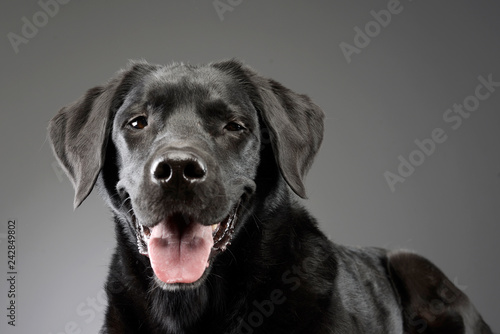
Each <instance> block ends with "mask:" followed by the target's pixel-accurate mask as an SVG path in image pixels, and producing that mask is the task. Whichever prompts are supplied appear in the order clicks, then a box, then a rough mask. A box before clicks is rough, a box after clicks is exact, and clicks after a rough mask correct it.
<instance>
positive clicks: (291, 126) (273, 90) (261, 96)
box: [213, 60, 324, 198]
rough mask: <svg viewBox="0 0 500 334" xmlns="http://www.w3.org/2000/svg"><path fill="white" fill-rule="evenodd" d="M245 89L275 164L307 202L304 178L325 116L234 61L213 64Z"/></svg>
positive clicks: (306, 100)
mask: <svg viewBox="0 0 500 334" xmlns="http://www.w3.org/2000/svg"><path fill="white" fill-rule="evenodd" d="M213 65H214V66H215V67H216V68H219V69H221V70H223V71H226V72H229V73H231V74H232V75H235V76H236V77H237V79H238V81H239V82H240V84H243V85H245V86H246V87H245V89H246V91H247V92H248V93H249V95H250V99H251V100H252V102H253V104H254V106H255V108H256V109H257V111H258V112H259V113H260V114H261V116H262V118H263V120H264V122H265V124H266V126H267V127H268V130H269V132H270V133H269V135H270V137H271V145H272V148H273V152H274V155H275V157H276V161H277V163H278V166H279V168H280V171H281V174H282V175H283V178H284V179H285V181H286V182H287V183H288V185H289V186H290V188H292V190H293V191H294V192H295V193H296V194H297V195H299V196H300V197H302V198H306V191H305V187H304V183H303V180H304V177H305V175H306V173H307V171H308V170H309V168H310V167H311V164H312V162H313V159H314V156H315V155H316V153H317V152H318V149H319V147H320V145H321V142H322V140H323V119H324V114H323V111H322V110H321V108H320V107H319V106H317V105H316V104H314V103H313V102H312V101H311V99H310V98H309V97H308V96H306V95H302V94H297V93H295V92H293V91H292V90H290V89H288V88H286V87H284V86H283V85H281V84H280V83H279V82H277V81H275V80H272V79H268V78H265V77H262V76H260V75H259V74H257V73H256V72H255V71H254V70H252V69H250V68H249V67H247V66H244V65H242V64H241V63H240V62H238V61H235V60H229V61H225V62H220V63H216V64H213Z"/></svg>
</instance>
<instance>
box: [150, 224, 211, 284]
mask: <svg viewBox="0 0 500 334" xmlns="http://www.w3.org/2000/svg"><path fill="white" fill-rule="evenodd" d="M213 245H214V240H213V238H212V227H211V226H203V225H201V224H197V223H195V222H191V223H190V224H189V225H188V226H186V227H185V228H184V230H182V231H181V230H180V229H179V226H178V224H177V223H176V222H175V220H174V219H173V218H170V217H169V218H168V219H166V220H163V221H161V222H160V223H159V224H158V225H156V226H155V227H153V229H152V230H151V237H150V239H149V242H148V251H149V258H150V260H151V265H152V266H153V270H154V272H155V274H156V276H157V277H158V278H159V279H160V280H162V281H163V282H165V283H169V284H172V283H193V282H196V281H197V280H198V279H200V277H201V276H202V275H203V273H204V272H205V269H206V268H207V265H208V257H209V256H210V251H211V249H212V246H213Z"/></svg>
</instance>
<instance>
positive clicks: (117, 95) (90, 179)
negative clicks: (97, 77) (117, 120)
mask: <svg viewBox="0 0 500 334" xmlns="http://www.w3.org/2000/svg"><path fill="white" fill-rule="evenodd" d="M151 67H152V65H149V64H147V63H146V62H137V63H132V64H131V66H129V68H128V69H127V70H123V71H120V72H118V73H117V74H116V75H115V77H114V78H112V79H111V80H110V81H109V82H108V83H107V84H105V85H102V86H97V87H94V88H91V89H89V90H88V91H87V93H86V94H85V95H83V96H82V97H80V98H79V99H78V100H76V101H75V102H73V103H72V104H70V105H67V106H65V107H63V108H62V109H61V110H60V111H59V112H58V113H57V115H56V116H54V118H53V119H52V120H51V121H50V123H49V128H48V130H49V139H50V142H51V144H52V148H53V151H54V154H55V155H56V157H57V159H58V160H59V162H60V164H61V166H62V167H63V169H64V170H65V172H66V174H67V175H68V177H69V179H70V180H71V182H72V183H73V187H74V188H75V198H74V202H73V205H74V207H75V208H77V207H78V206H79V205H80V204H81V203H82V202H83V201H84V200H85V198H87V196H88V195H89V194H90V192H91V191H92V188H93V187H94V184H95V182H96V179H97V176H98V175H99V172H100V171H101V168H102V166H103V164H104V159H105V151H106V145H107V143H108V137H109V133H110V130H111V126H112V123H113V117H114V114H115V112H116V109H118V107H119V106H120V104H121V103H122V102H123V99H124V96H125V95H126V94H127V92H128V90H129V89H130V86H131V85H132V83H133V82H134V78H135V77H136V76H139V75H143V74H144V73H146V72H148V71H149V70H150V69H151Z"/></svg>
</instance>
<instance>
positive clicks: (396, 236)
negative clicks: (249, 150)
mask: <svg viewBox="0 0 500 334" xmlns="http://www.w3.org/2000/svg"><path fill="white" fill-rule="evenodd" d="M63 2H64V4H63ZM49 4H50V5H49ZM55 4H57V6H56V5H55ZM0 6H1V10H0V32H1V33H2V39H1V42H0V43H1V49H0V53H1V59H2V62H1V65H0V66H1V76H0V85H1V90H0V92H1V100H0V110H1V122H0V129H1V131H0V148H1V152H0V153H1V165H0V166H1V167H0V168H1V173H0V189H1V193H0V250H1V251H0V254H1V255H0V278H1V280H0V282H1V283H0V310H2V311H1V314H0V319H1V320H0V332H1V333H42V334H49V333H52V334H60V333H97V332H98V329H99V328H100V326H101V324H102V321H103V313H104V305H105V300H104V299H103V293H102V287H103V284H104V282H105V277H106V274H107V265H108V263H109V260H110V256H111V254H112V252H113V248H114V243H115V240H114V234H113V222H112V220H111V215H110V212H109V210H108V209H107V208H106V207H105V205H104V203H103V202H102V201H101V199H100V198H99V197H98V194H97V193H95V192H94V193H92V194H91V196H90V197H89V198H88V199H87V200H86V201H85V202H84V203H83V205H82V206H81V207H80V208H78V209H77V210H76V211H73V208H72V203H73V189H72V186H71V183H70V181H69V180H68V179H67V178H66V176H64V175H63V174H62V171H61V169H60V168H59V167H58V165H57V163H56V162H55V158H54V157H53V155H52V152H51V149H50V147H49V144H48V142H47V133H46V128H47V124H48V121H49V120H50V119H51V118H52V116H54V115H55V114H56V112H57V111H58V110H59V109H60V108H61V107H62V106H64V105H66V104H68V103H70V102H72V101H74V100H75V99H77V98H78V97H80V96H81V95H82V94H83V93H84V92H85V91H86V90H87V89H88V88H90V87H93V86H96V85H99V84H101V83H104V82H106V81H107V80H108V79H109V78H110V77H111V76H112V75H113V74H114V73H115V72H116V71H117V70H119V69H120V68H123V67H125V66H126V64H127V62H128V60H129V59H146V60H147V61H149V62H153V63H160V64H169V63H171V62H172V61H183V62H189V63H195V64H196V63H206V62H210V61H214V60H220V59H227V58H232V57H236V58H239V59H241V60H243V61H244V62H245V63H247V64H248V65H250V66H252V67H253V68H254V69H256V70H257V71H259V72H260V73H261V74H263V75H265V76H268V77H272V78H274V79H276V80H278V81H280V82H281V83H283V84H284V85H285V86H287V87H289V88H291V89H293V90H295V91H297V92H300V93H306V94H308V95H309V96H310V97H311V98H312V99H313V101H315V102H316V103H317V104H318V105H320V106H321V107H322V109H323V110H324V112H325V114H326V120H325V125H326V131H325V138H324V142H323V146H322V149H321V151H320V153H319V155H318V156H317V158H316V160H315V163H314V165H313V168H312V169H311V171H310V173H309V175H308V177H307V182H306V186H307V190H308V195H309V200H307V201H304V204H305V205H306V206H307V207H308V208H310V210H311V212H312V214H313V215H314V216H315V217H317V218H318V220H319V222H320V224H321V227H322V229H323V230H324V231H325V232H326V234H327V235H328V236H329V237H330V238H331V239H332V240H333V241H335V242H338V243H342V244H348V245H360V246H380V247H386V248H391V249H395V248H406V249H412V250H415V251H417V252H418V253H420V254H423V255H425V256H426V257H428V258H429V259H431V260H432V261H433V262H434V263H436V264H437V265H438V266H439V267H440V268H441V269H442V270H443V271H444V272H445V273H446V274H447V275H448V276H449V277H450V278H451V279H452V280H453V281H454V282H455V283H456V284H457V285H459V287H460V288H461V289H463V290H465V292H466V293H467V294H468V296H469V297H470V298H471V299H472V301H473V302H474V303H475V305H476V307H477V308H478V309H479V311H480V312H481V313H482V315H483V317H484V318H485V320H486V321H487V322H488V323H489V324H490V326H491V327H492V329H493V330H494V331H495V332H497V333H498V332H499V331H500V318H499V317H498V314H499V311H500V289H499V288H498V282H499V281H500V266H499V265H498V263H499V262H498V258H499V255H500V243H499V239H500V227H499V218H500V205H499V203H500V131H499V126H500V110H499V109H500V87H498V85H500V61H499V60H500V39H499V33H500V20H499V17H500V5H499V4H498V2H497V1H491V0H490V1H487V0H476V1H472V0H469V1H456V0H455V1H451V0H447V1H439V2H436V1H434V2H431V1H424V0H414V1H411V0H401V1H400V2H398V1H395V0H390V1H389V0H376V1H347V0H339V1H330V2H327V1H293V2H292V1H285V0H281V1H264V0H255V1H250V0H242V1H241V0H231V1H230V0H220V1H215V2H214V1H211V0H210V1H180V0H177V1H68V0H65V1H63V0H60V2H55V0H41V1H40V2H37V1H14V0H5V1H3V2H2V4H1V5H0ZM383 10H385V12H384V11H383ZM40 13H42V14H40ZM44 13H45V14H44ZM383 13H390V14H391V16H390V19H389V17H388V16H387V15H386V16H384V15H383ZM377 18H378V20H379V21H377ZM27 22H28V23H27ZM30 24H31V25H32V27H31V29H30V27H29V25H30ZM33 27H34V29H33ZM377 27H378V28H377ZM366 29H368V31H366ZM359 31H361V33H360V32H359ZM362 35H365V36H364V38H363V36H362ZM16 36H17V37H16ZM20 41H21V42H20ZM488 80H489V81H490V82H496V83H498V84H497V86H495V85H494V84H489V85H488V87H486V86H484V82H487V81H488ZM481 84H483V87H482V88H480V89H479V93H480V96H482V98H481V99H479V98H477V97H476V94H477V92H478V90H477V87H478V86H479V85H481ZM487 93H489V94H487ZM486 95H488V96H487V97H485V96H486ZM464 103H465V104H466V105H467V106H468V108H469V109H471V110H473V111H470V112H467V113H463V114H464V115H465V114H467V115H468V116H467V117H463V116H460V117H459V118H460V119H457V118H456V117H457V115H459V114H458V113H456V112H454V111H453V108H454V105H455V107H456V106H457V105H463V104H464ZM449 109H451V110H452V111H448V110H449ZM463 110H465V109H463ZM451 116H454V117H455V118H454V121H451V120H450V119H449V117H451ZM447 117H448V118H447ZM446 119H448V121H447V120H446ZM459 122H460V125H459V126H458V123H459ZM435 129H438V130H435ZM439 129H441V132H440V133H441V136H438V137H439V140H440V141H441V142H436V141H433V142H434V149H431V148H432V144H429V140H430V139H429V138H433V134H435V133H436V132H435V131H438V133H439ZM445 137H446V139H443V138H445ZM417 142H418V143H427V144H428V146H427V152H423V151H424V149H422V148H420V147H419V146H418V144H417ZM421 145H423V144H421ZM424 147H425V146H424ZM417 151H420V152H421V153H418V152H417ZM415 152H417V153H415ZM402 159H403V160H405V161H410V160H412V161H413V162H414V163H415V164H416V165H417V166H413V169H412V168H411V167H408V166H406V167H400V164H402V161H403V160H402ZM410 164H411V162H410ZM398 168H399V171H398ZM388 172H390V173H392V174H390V175H392V177H394V176H397V175H399V178H397V180H399V181H401V180H404V182H396V183H395V184H394V185H393V187H392V189H391V186H390V184H389V182H388V181H387V179H386V176H387V175H388ZM393 180H394V178H393ZM9 220H15V221H16V270H17V276H16V299H15V301H16V326H15V327H12V326H9V325H8V324H7V321H8V320H9V319H8V318H7V317H6V315H7V313H8V311H7V309H6V308H7V307H8V305H9V304H8V303H9V302H10V299H9V298H8V290H9V284H8V283H7V278H8V274H7V273H8V272H9V268H8V267H7V261H8V259H7V247H8V242H7V238H6V237H7V233H8V226H7V225H8V221H9Z"/></svg>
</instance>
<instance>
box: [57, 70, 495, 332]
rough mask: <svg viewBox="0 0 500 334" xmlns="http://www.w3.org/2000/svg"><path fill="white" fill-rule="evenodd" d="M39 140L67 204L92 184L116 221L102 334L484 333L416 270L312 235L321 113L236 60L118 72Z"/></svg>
mask: <svg viewBox="0 0 500 334" xmlns="http://www.w3.org/2000/svg"><path fill="white" fill-rule="evenodd" d="M49 132H50V138H51V141H52V145H53V149H54V152H55V154H56V155H57V157H58V159H59V161H60V162H61V164H62V166H63V167H64V168H65V170H66V172H67V174H68V175H69V177H70V179H71V180H72V182H73V184H74V187H75V190H76V196H75V202H74V205H75V207H77V206H78V205H80V203H82V201H83V200H84V199H85V198H86V197H87V196H88V194H89V193H90V192H91V190H92V188H93V187H94V184H96V185H97V187H98V188H99V190H100V192H101V194H102V195H103V197H104V198H105V199H106V201H107V203H108V205H109V206H110V208H111V209H112V210H113V212H114V215H115V217H116V218H115V221H116V237H117V247H116V252H115V254H114V257H113V260H112V264H111V268H110V272H109V277H108V282H107V285H106V288H107V293H108V299H109V306H108V309H107V313H106V322H105V324H104V326H103V329H102V333H120V334H123V333H287V334H291V333H304V334H311V333H383V334H388V333H491V331H490V329H489V327H488V325H486V324H485V323H484V322H483V320H482V318H481V316H480V315H479V314H478V313H477V312H476V310H475V309H474V307H473V306H472V304H471V303H470V302H469V300H468V298H467V297H466V296H465V295H464V294H463V293H462V292H461V291H460V290H459V289H457V288H456V287H455V286H454V285H453V284H452V283H451V282H450V281H449V280H448V279H447V278H446V277H445V276H444V275H443V274H442V272H441V271H440V270H439V269H437V268H436V267H435V266H434V265H433V264H431V263H430V262H429V261H427V260H426V259H424V258H422V257H420V256H418V255H415V254H412V253H409V252H389V251H386V250H383V249H375V248H370V249H357V248H349V247H344V246H339V245H336V244H333V243H331V242H330V241H329V240H328V239H327V238H326V237H325V235H324V234H323V233H322V232H320V231H319V229H318V227H317V224H316V221H315V220H314V219H313V218H312V217H311V216H310V215H309V214H308V213H307V212H306V211H305V209H303V208H302V207H301V205H300V204H299V203H298V199H297V197H296V195H298V196H300V197H305V191H304V186H303V178H304V175H305V174H306V172H307V170H308V168H309V167H310V165H311V163H312V161H313V157H314V155H315V154H316V152H317V150H318V148H319V146H320V144H321V141H322V136H323V113H322V111H321V110H320V108H319V107H318V106H316V105H315V104H314V103H312V102H311V100H310V99H309V98H308V97H307V96H305V95H299V94H296V93H294V92H292V91H290V90H289V89H287V88H285V87H283V86H282V85H281V84H279V83H278V82H276V81H273V80H269V79H266V78H263V77H261V76H260V75H258V74H257V73H255V72H254V71H252V70H251V69H250V68H248V67H246V66H244V65H242V64H241V63H239V62H237V61H223V62H218V63H212V64H209V65H205V66H190V65H184V64H174V65H171V66H159V65H151V64H148V63H145V62H139V63H133V64H132V65H130V66H129V68H128V69H126V70H123V71H121V72H119V73H118V74H117V75H116V77H114V78H113V79H112V80H111V81H110V82H109V83H108V84H106V85H104V86H99V87H95V88H92V89H90V90H89V91H88V92H87V93H86V94H85V95H84V96H83V97H82V98H80V99H79V100H77V101H76V102H75V103H73V104H71V105H69V106H66V107H64V108H63V109H62V110H61V111H60V112H59V113H58V114H57V116H55V117H54V119H53V120H52V121H51V123H50V126H49ZM290 190H291V191H290Z"/></svg>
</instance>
